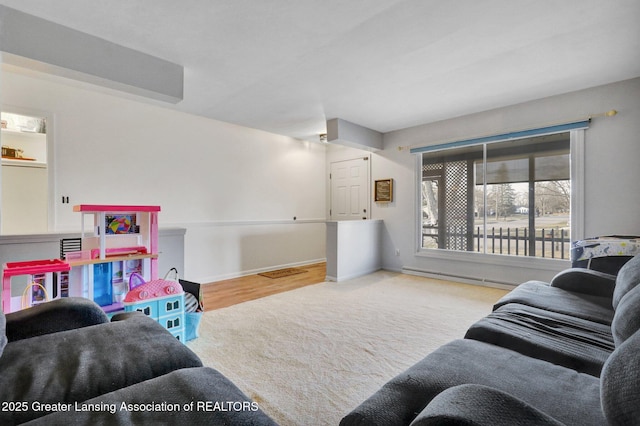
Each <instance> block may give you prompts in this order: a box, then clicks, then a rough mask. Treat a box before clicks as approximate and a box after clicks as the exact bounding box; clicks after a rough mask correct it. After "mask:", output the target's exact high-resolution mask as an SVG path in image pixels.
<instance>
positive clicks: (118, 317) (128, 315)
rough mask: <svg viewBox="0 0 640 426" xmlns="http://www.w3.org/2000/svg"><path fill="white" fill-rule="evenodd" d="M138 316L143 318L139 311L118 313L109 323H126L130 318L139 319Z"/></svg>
mask: <svg viewBox="0 0 640 426" xmlns="http://www.w3.org/2000/svg"><path fill="white" fill-rule="evenodd" d="M140 315H142V316H144V314H143V313H142V312H140V311H131V312H119V313H117V314H114V315H113V316H112V317H111V322H116V321H126V320H130V319H131V318H136V317H139V316H140Z"/></svg>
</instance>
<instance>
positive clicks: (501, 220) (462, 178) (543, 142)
mask: <svg viewBox="0 0 640 426" xmlns="http://www.w3.org/2000/svg"><path fill="white" fill-rule="evenodd" d="M420 156H421V162H420V174H421V187H420V194H421V195H420V198H421V203H420V206H421V212H420V216H421V217H420V233H421V236H420V246H421V248H423V249H446V250H457V251H473V252H480V253H493V254H503V255H514V256H535V257H548V258H557V259H568V258H569V247H570V246H569V242H570V235H569V231H570V221H571V205H572V203H571V185H572V182H571V169H570V166H571V161H570V160H571V142H570V133H569V132H564V133H557V134H550V135H544V136H536V137H528V138H523V139H517V140H508V141H501V142H491V143H479V144H470V145H467V146H462V147H458V148H446V149H441V150H436V151H430V152H422V153H421V154H420Z"/></svg>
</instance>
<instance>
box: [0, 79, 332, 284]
mask: <svg viewBox="0 0 640 426" xmlns="http://www.w3.org/2000/svg"><path fill="white" fill-rule="evenodd" d="M0 100H1V102H2V105H3V106H12V107H18V108H21V109H35V110H38V111H46V112H50V113H51V114H52V115H53V119H54V123H52V124H53V125H52V126H51V128H52V129H53V132H54V134H53V140H54V142H53V145H54V155H55V160H54V164H53V167H54V168H55V169H54V173H55V183H54V186H55V194H53V196H54V199H55V200H56V204H55V212H54V214H55V229H53V230H52V231H58V232H71V231H77V230H79V227H80V218H79V215H78V213H73V211H72V206H73V205H74V204H91V203H97V204H150V205H160V206H161V207H162V212H161V213H160V226H161V227H184V228H186V229H187V232H186V240H185V271H184V273H183V275H184V276H185V277H186V278H188V279H191V280H199V281H203V282H207V281H214V280H217V279H221V278H226V277H231V276H238V275H243V274H246V273H251V272H255V271H258V270H264V269H271V268H273V267H279V266H284V265H292V264H304V263H309V262H313V261H319V260H324V257H325V225H324V220H325V211H326V201H325V193H326V191H325V186H326V184H325V179H326V177H325V163H326V160H325V158H326V148H325V146H323V145H321V144H315V143H310V142H303V141H299V140H296V139H292V138H288V137H284V136H279V135H274V134H271V133H266V132H263V131H258V130H254V129H248V128H244V127H240V126H236V125H232V124H228V123H223V122H219V121H215V120H210V119H206V118H202V117H198V116H193V115H189V114H183V113H180V112H176V111H173V110H171V109H168V108H162V107H159V106H155V105H151V104H148V103H143V102H138V101H136V100H130V99H125V98H124V97H121V96H115V95H114V94H112V93H108V92H107V93H105V91H104V90H101V91H96V90H92V89H89V88H87V87H83V86H80V87H79V86H78V85H77V84H67V83H66V82H65V81H64V80H62V79H58V78H55V79H54V78H50V77H42V76H38V75H34V74H33V73H30V74H28V75H23V74H22V73H18V72H16V70H11V71H7V70H4V71H3V72H2V93H1V99H0ZM62 196H69V198H70V204H62V203H61V202H60V199H61V197H62ZM294 217H296V218H297V220H295V221H294V220H293V218H294ZM161 249H162V248H161ZM161 273H162V271H161Z"/></svg>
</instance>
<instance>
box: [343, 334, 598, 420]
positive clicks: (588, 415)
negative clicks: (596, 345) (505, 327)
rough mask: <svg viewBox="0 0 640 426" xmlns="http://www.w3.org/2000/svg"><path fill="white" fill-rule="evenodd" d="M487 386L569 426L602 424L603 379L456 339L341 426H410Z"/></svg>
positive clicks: (388, 386)
mask: <svg viewBox="0 0 640 426" xmlns="http://www.w3.org/2000/svg"><path fill="white" fill-rule="evenodd" d="M463 384H477V385H484V386H489V387H492V388H494V389H497V390H499V391H502V392H506V393H508V394H510V395H512V396H513V397H514V398H518V399H520V400H522V401H523V402H524V403H526V404H528V405H531V406H532V407H535V408H536V409H537V410H540V411H541V412H543V413H545V414H546V415H548V416H551V417H553V418H555V419H557V420H558V421H560V422H562V423H565V424H567V425H581V426H587V425H602V424H605V419H604V416H603V413H602V409H601V408H600V387H599V384H600V380H599V379H597V378H596V377H593V376H590V375H588V374H582V373H578V372H576V371H574V370H571V369H568V368H564V367H560V366H557V365H554V364H551V363H549V362H545V361H541V360H538V359H535V358H530V357H528V356H524V355H521V354H519V353H517V352H514V351H511V350H508V349H504V348H500V347H497V346H494V345H490V344H487V343H483V342H478V341H475V340H455V341H453V342H451V343H448V344H446V345H444V346H442V347H440V348H439V349H437V350H436V351H434V352H432V353H431V354H429V355H428V356H427V357H426V358H424V359H423V360H422V361H419V362H418V363H417V364H415V365H413V366H412V367H410V368H409V369H407V370H406V371H404V372H403V373H401V374H400V375H398V376H396V377H395V378H393V379H391V380H390V381H389V382H387V383H386V384H385V385H384V386H383V387H382V388H381V389H380V390H378V391H377V392H376V393H375V394H374V395H372V396H371V397H370V398H369V399H367V400H366V401H364V402H363V403H362V404H360V405H359V406H358V407H357V408H356V409H354V410H353V411H352V412H351V413H349V414H348V415H347V416H346V417H344V418H343V419H342V421H341V423H340V424H341V425H342V426H349V425H408V424H410V423H411V422H412V421H413V420H414V418H415V417H416V416H417V415H418V413H420V412H421V411H422V410H423V409H424V408H425V407H426V406H427V404H428V403H429V402H430V401H431V400H432V399H433V398H434V397H435V396H436V395H438V394H439V393H440V392H442V391H444V390H445V389H449V388H451V387H454V386H458V385H463Z"/></svg>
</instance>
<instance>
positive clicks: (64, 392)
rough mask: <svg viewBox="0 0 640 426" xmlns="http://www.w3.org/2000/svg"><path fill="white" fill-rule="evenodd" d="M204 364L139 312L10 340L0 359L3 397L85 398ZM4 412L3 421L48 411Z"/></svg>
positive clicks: (0, 397) (25, 399) (16, 420)
mask: <svg viewBox="0 0 640 426" xmlns="http://www.w3.org/2000/svg"><path fill="white" fill-rule="evenodd" d="M199 366H202V362H201V361H200V359H199V358H198V357H197V356H196V355H195V354H194V353H193V352H192V351H191V350H190V349H189V348H187V347H186V346H185V345H183V344H182V343H180V342H179V341H178V340H176V338H175V337H173V336H172V335H171V334H170V333H169V332H168V331H167V330H166V329H164V328H163V327H162V326H161V325H160V324H158V323H157V322H156V321H154V320H152V319H150V318H148V317H146V316H138V317H136V318H132V319H130V320H128V321H119V322H115V323H106V324H100V325H95V326H91V327H84V328H80V329H77V330H70V331H63V332H60V333H53V334H47V335H43V336H39V337H36V338H31V339H23V340H19V341H17V342H11V343H8V344H7V346H6V347H5V350H4V353H3V354H2V357H1V358H0V371H1V372H2V374H0V400H1V401H21V402H27V403H28V404H29V406H30V407H31V404H32V402H39V403H54V404H55V403H69V402H75V401H85V400H87V399H91V398H94V397H96V396H98V395H102V394H104V393H107V392H111V391H114V390H116V389H120V388H123V387H126V386H129V385H132V384H135V383H139V382H142V381H144V380H148V379H152V378H154V377H158V376H161V375H164V374H166V373H169V372H171V371H174V370H177V369H180V368H187V367H199ZM44 414H45V413H42V412H37V411H33V410H28V411H23V412H18V411H14V412H0V424H14V423H19V422H23V421H26V420H29V419H32V418H36V417H39V416H42V415H44Z"/></svg>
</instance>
